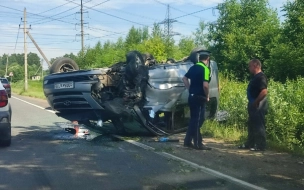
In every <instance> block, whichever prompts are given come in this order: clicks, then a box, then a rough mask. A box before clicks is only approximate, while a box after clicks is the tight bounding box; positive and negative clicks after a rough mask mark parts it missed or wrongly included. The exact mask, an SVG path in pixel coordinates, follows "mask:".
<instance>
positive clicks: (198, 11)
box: [174, 6, 217, 19]
mask: <svg viewBox="0 0 304 190" xmlns="http://www.w3.org/2000/svg"><path fill="white" fill-rule="evenodd" d="M216 7H217V6H214V7H209V8H206V9H202V10H199V11H195V12H192V13H188V14H185V15H182V16H178V17H175V18H174V19H178V18H183V17H186V16H190V15H193V14H196V13H199V12H203V11H207V10H210V9H214V8H216Z"/></svg>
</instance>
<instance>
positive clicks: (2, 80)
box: [0, 79, 8, 84]
mask: <svg viewBox="0 0 304 190" xmlns="http://www.w3.org/2000/svg"><path fill="white" fill-rule="evenodd" d="M0 81H1V83H4V84H7V83H8V80H7V79H0Z"/></svg>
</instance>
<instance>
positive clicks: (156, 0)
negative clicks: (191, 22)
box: [154, 0, 200, 18]
mask: <svg viewBox="0 0 304 190" xmlns="http://www.w3.org/2000/svg"><path fill="white" fill-rule="evenodd" d="M154 1H155V2H157V3H159V4H162V5H164V6H168V4H165V3H163V2H160V1H158V0H154ZM170 8H171V9H173V10H176V11H179V12H182V13H185V14H188V13H187V12H185V11H182V10H180V9H177V8H175V7H172V6H170ZM191 16H193V17H196V18H200V17H198V16H195V15H191Z"/></svg>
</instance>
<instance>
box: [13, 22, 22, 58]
mask: <svg viewBox="0 0 304 190" xmlns="http://www.w3.org/2000/svg"><path fill="white" fill-rule="evenodd" d="M20 24H21V20H20V23H19V28H18V33H17V39H16V43H15V49H14V53H15V51H16V46H17V41H18V38H19V31H20Z"/></svg>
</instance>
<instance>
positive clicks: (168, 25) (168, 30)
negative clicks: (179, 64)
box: [158, 4, 180, 57]
mask: <svg viewBox="0 0 304 190" xmlns="http://www.w3.org/2000/svg"><path fill="white" fill-rule="evenodd" d="M170 16H171V15H170V5H169V4H168V5H167V13H166V18H165V19H164V20H163V21H161V22H159V23H158V24H164V27H165V28H164V36H165V40H166V53H167V57H169V56H171V55H170V50H169V49H170V40H171V39H172V36H175V35H180V33H177V32H173V25H172V23H174V22H177V20H175V19H170Z"/></svg>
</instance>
